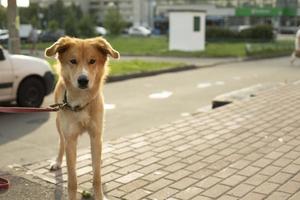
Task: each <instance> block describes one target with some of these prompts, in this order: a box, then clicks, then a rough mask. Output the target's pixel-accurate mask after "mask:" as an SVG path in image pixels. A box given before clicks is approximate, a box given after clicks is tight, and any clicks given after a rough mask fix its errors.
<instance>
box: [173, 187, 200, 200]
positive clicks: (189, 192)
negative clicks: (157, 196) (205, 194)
mask: <svg viewBox="0 0 300 200" xmlns="http://www.w3.org/2000/svg"><path fill="white" fill-rule="evenodd" d="M202 191H203V189H201V188H198V187H189V188H187V189H185V190H182V191H180V192H179V193H177V194H176V195H175V197H177V198H178V199H182V200H188V199H191V198H193V197H195V196H196V195H198V194H200V193H201V192H202Z"/></svg>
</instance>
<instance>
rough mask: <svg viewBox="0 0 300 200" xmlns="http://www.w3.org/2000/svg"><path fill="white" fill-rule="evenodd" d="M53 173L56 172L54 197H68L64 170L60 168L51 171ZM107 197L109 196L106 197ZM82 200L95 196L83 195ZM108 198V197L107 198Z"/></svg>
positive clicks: (59, 199)
mask: <svg viewBox="0 0 300 200" xmlns="http://www.w3.org/2000/svg"><path fill="white" fill-rule="evenodd" d="M51 172H52V173H54V174H55V181H56V183H55V189H54V197H55V200H65V199H67V196H68V195H67V193H68V192H67V189H66V187H64V180H63V172H62V169H58V170H55V171H51ZM77 197H78V196H77ZM106 198H107V197H106ZM80 199H81V200H93V199H94V198H93V196H91V197H84V196H81V198H80ZM107 200H108V198H107Z"/></svg>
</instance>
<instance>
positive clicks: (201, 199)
mask: <svg viewBox="0 0 300 200" xmlns="http://www.w3.org/2000/svg"><path fill="white" fill-rule="evenodd" d="M192 200H212V198H209V197H205V196H202V195H201V196H196V197H194V198H193V199H192Z"/></svg>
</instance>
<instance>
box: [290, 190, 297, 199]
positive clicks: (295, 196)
mask: <svg viewBox="0 0 300 200" xmlns="http://www.w3.org/2000/svg"><path fill="white" fill-rule="evenodd" d="M299 199H300V191H298V192H297V193H295V194H294V195H293V196H291V198H290V199H289V200H299Z"/></svg>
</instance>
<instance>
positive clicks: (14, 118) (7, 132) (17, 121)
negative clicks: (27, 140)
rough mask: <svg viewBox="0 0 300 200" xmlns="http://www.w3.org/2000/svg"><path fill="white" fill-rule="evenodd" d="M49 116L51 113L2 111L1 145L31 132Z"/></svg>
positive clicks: (0, 119)
mask: <svg viewBox="0 0 300 200" xmlns="http://www.w3.org/2000/svg"><path fill="white" fill-rule="evenodd" d="M49 118H50V114H49V113H28V114H27V113H26V114H25V113H20V114H8V113H0V127H1V129H0V145H1V144H4V143H7V142H10V141H13V140H16V139H18V138H20V137H23V136H24V135H26V134H28V133H31V132H32V131H34V130H35V129H37V128H39V127H40V126H41V125H42V124H44V123H46V122H47V121H48V120H49Z"/></svg>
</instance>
